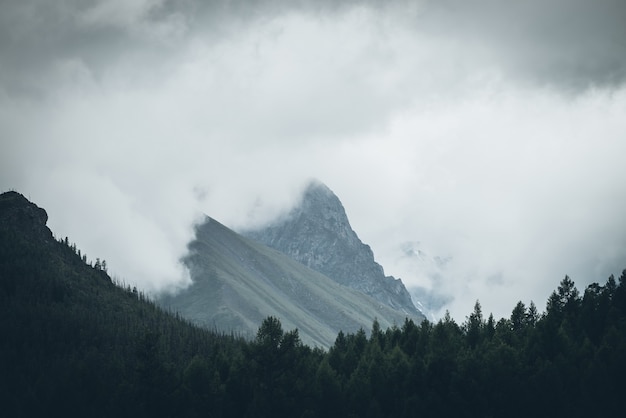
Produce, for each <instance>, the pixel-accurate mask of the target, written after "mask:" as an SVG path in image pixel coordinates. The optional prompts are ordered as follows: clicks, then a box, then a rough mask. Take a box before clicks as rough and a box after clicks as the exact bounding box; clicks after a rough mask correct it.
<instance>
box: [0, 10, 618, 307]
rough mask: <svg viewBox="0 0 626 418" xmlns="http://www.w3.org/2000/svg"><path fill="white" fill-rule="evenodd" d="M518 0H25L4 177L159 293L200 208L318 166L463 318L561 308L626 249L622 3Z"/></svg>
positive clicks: (7, 17)
mask: <svg viewBox="0 0 626 418" xmlns="http://www.w3.org/2000/svg"><path fill="white" fill-rule="evenodd" d="M518 3H519V4H514V5H513V4H505V3H503V2H499V1H490V0H477V1H460V0H459V1H455V0H449V1H423V2H409V1H396V2H383V3H379V2H370V3H368V2H342V3H341V5H339V6H337V5H336V2H330V1H329V2H313V1H311V2H308V1H302V2H286V1H285V2H282V1H265V2H250V3H248V2H244V1H229V2H200V1H192V0H180V1H166V0H137V1H113V0H109V1H104V0H101V1H96V0H93V1H90V2H84V1H65V2H56V3H54V2H52V3H50V2H39V1H34V0H33V1H27V0H25V1H19V2H17V1H15V2H4V3H2V5H0V145H1V151H2V152H1V153H0V163H1V164H0V189H2V190H6V189H9V188H16V189H18V190H20V191H22V192H24V193H25V194H27V195H29V196H30V197H31V198H32V199H33V200H35V201H36V202H37V203H39V204H41V205H42V206H44V207H46V208H47V209H48V211H49V214H50V223H51V226H52V227H53V229H54V230H55V231H56V232H57V233H58V234H60V235H68V236H70V238H71V239H72V240H75V241H76V242H77V244H78V245H79V247H81V248H82V249H83V250H84V251H86V252H87V253H88V255H90V256H93V257H94V258H95V257H101V258H105V259H107V261H108V264H109V266H110V268H111V270H112V271H113V272H114V273H116V274H118V275H120V276H121V277H122V278H124V279H125V280H127V281H129V282H133V283H135V282H136V283H137V284H139V285H140V286H142V287H144V288H145V289H147V290H150V291H158V290H161V289H163V288H169V287H176V286H182V285H184V284H185V283H186V280H187V278H186V277H185V272H184V271H182V270H181V269H180V266H179V265H178V263H177V259H178V258H179V257H180V256H181V255H182V254H184V252H185V243H186V242H187V241H188V240H189V239H190V238H191V234H192V228H191V225H192V223H193V221H194V220H195V219H197V217H198V215H199V214H200V213H201V212H205V213H207V214H210V215H211V216H214V217H216V218H218V219H220V220H221V221H223V222H225V223H227V224H228V225H230V226H233V227H241V226H244V225H248V224H250V223H261V222H264V221H267V220H268V219H270V218H271V217H272V216H275V215H276V214H277V213H280V212H281V211H284V210H287V208H288V207H289V205H291V204H293V203H294V201H295V199H296V197H297V193H298V191H299V190H300V189H301V187H302V185H303V183H304V182H305V181H306V180H307V179H309V178H311V177H315V178H319V179H320V180H322V181H324V182H326V183H327V184H328V186H329V187H331V188H332V189H333V190H334V191H335V192H336V193H337V194H338V195H339V197H340V198H341V199H342V201H343V202H344V204H345V206H346V209H347V212H348V215H349V216H350V218H351V220H352V222H353V226H354V228H355V229H356V230H357V232H358V233H359V235H360V236H361V238H362V239H363V240H364V241H365V242H367V243H369V244H371V245H372V247H373V249H374V252H375V254H376V255H377V258H378V259H379V261H380V262H381V263H382V264H383V265H384V266H385V269H386V272H387V273H388V274H393V275H396V276H400V277H402V279H403V280H404V281H405V283H407V284H409V285H420V286H423V287H425V288H429V289H432V290H434V291H436V292H439V293H444V294H446V295H448V296H449V297H450V300H451V302H450V304H448V305H447V306H446V308H448V309H450V310H451V312H452V313H453V315H455V317H458V318H459V319H463V317H464V315H466V314H467V313H469V312H470V311H471V309H472V306H473V303H474V301H475V300H476V299H480V300H481V302H482V303H483V307H484V309H485V311H494V313H495V314H498V315H507V314H508V313H509V311H510V309H511V308H512V307H513V306H514V304H515V302H517V300H519V299H522V300H524V301H526V302H527V301H529V300H530V299H534V300H535V302H537V303H538V305H539V306H540V307H541V305H542V304H543V303H544V301H545V299H546V298H547V296H548V295H549V292H550V291H551V290H552V289H553V288H554V287H555V286H556V285H557V284H558V281H559V280H560V279H561V278H562V276H563V275H564V274H566V273H568V274H570V275H571V276H572V277H573V278H574V280H576V281H577V282H578V283H579V284H580V285H584V284H585V283H588V282H589V281H592V280H603V279H604V278H605V276H608V274H610V273H619V272H620V271H621V269H622V268H624V267H626V238H625V237H626V222H624V220H623V219H622V218H623V217H622V216H621V214H622V213H624V212H626V187H625V185H624V179H626V169H624V165H623V163H622V162H621V156H622V155H624V154H625V151H626V141H624V133H625V132H626V118H624V117H623V115H624V114H626V89H625V87H624V77H625V75H626V74H625V70H624V68H625V66H624V60H626V51H624V48H626V46H625V45H626V42H625V40H626V34H625V33H624V27H623V25H622V23H621V22H622V21H623V20H624V19H623V17H624V7H623V5H622V3H623V2H617V1H610V0H600V1H597V2H583V1H577V0H572V1H565V0H550V1H543V2H539V1H535V0H529V1H526V2H518ZM409 241H410V242H413V241H419V242H420V246H422V249H423V250H424V251H425V252H426V253H429V254H431V255H432V256H440V257H443V258H450V261H449V262H448V264H446V266H445V267H444V268H443V269H442V270H441V271H439V270H437V269H438V268H439V267H437V269H435V270H437V271H434V270H432V269H431V267H432V266H431V267H428V266H425V265H421V266H420V265H415V264H412V263H411V262H408V261H407V260H406V259H404V258H402V254H403V253H402V248H403V244H404V243H405V242H409ZM436 275H440V278H436V277H435V276H436Z"/></svg>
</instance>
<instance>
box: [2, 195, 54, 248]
mask: <svg viewBox="0 0 626 418" xmlns="http://www.w3.org/2000/svg"><path fill="white" fill-rule="evenodd" d="M47 222H48V214H47V213H46V211H45V210H44V209H42V208H40V207H39V206H37V205H35V204H34V203H32V202H30V201H29V200H28V199H26V198H25V197H24V196H23V195H22V194H20V193H18V192H15V191H10V192H5V193H2V194H1V195H0V227H1V228H3V229H5V228H7V229H8V228H11V229H18V230H20V231H22V232H24V233H28V234H29V235H30V236H31V238H32V237H33V236H37V237H40V238H42V237H43V238H50V237H51V236H52V233H51V232H50V230H49V229H48V228H47V227H46V223H47Z"/></svg>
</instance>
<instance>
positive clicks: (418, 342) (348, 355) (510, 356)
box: [0, 192, 626, 417]
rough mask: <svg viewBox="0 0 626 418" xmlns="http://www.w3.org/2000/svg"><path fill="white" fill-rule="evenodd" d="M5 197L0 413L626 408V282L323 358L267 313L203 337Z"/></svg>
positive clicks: (610, 412)
mask: <svg viewBox="0 0 626 418" xmlns="http://www.w3.org/2000/svg"><path fill="white" fill-rule="evenodd" d="M46 219H47V215H46V214H45V211H43V210H42V209H40V208H37V207H36V206H35V205H33V204H32V203H30V202H28V201H27V200H26V199H25V198H23V196H21V195H19V194H17V193H15V192H9V193H5V194H3V195H1V196H0V396H1V397H2V415H3V416H7V417H25V416H81V417H84V416H89V417H110V416H120V417H123V416H129V417H131V416H132V417H141V416H146V417H147V416H150V417H160V416H163V417H335V416H336V417H351V416H352V417H464V416H466V417H503V416H507V417H518V416H519V417H521V416H529V415H532V416H551V417H577V416H580V417H583V416H584V417H588V416H614V415H615V414H617V413H620V412H623V408H622V396H623V394H624V393H625V390H626V384H625V379H626V378H625V376H626V271H624V272H623V273H622V275H621V277H619V279H618V280H615V279H614V278H613V277H612V276H611V277H609V278H608V280H606V281H604V282H603V283H600V284H597V283H594V284H591V285H589V286H587V288H586V289H584V291H583V292H581V291H579V290H578V289H577V288H576V286H575V284H574V282H573V281H572V280H571V279H570V278H569V277H565V278H564V279H563V280H561V281H560V283H559V282H558V279H557V281H556V282H555V287H556V290H555V291H554V292H553V293H552V294H551V295H550V297H549V298H548V300H547V303H546V306H545V309H543V310H542V311H540V310H539V309H538V308H537V307H536V306H535V305H534V304H533V303H529V304H528V305H525V304H524V303H522V302H519V303H518V304H517V305H516V306H514V307H512V310H511V315H510V317H508V318H501V319H494V318H493V316H491V315H489V316H488V317H485V315H484V314H483V312H482V308H481V306H480V304H479V302H476V305H475V308H474V311H473V312H471V313H469V315H468V316H467V318H466V320H465V321H464V322H463V323H457V322H455V321H454V320H453V319H452V318H450V316H449V315H446V317H444V318H443V319H442V320H440V321H438V322H436V323H431V322H428V321H424V322H422V323H420V324H415V323H413V322H411V321H405V322H404V323H403V324H398V325H397V326H396V327H392V328H389V329H381V328H380V326H379V325H378V323H377V322H376V321H374V323H373V324H372V328H371V330H367V331H366V330H359V331H358V332H356V333H355V334H344V333H340V334H339V335H338V336H337V339H336V341H335V344H334V345H333V346H332V347H330V349H328V350H323V349H320V348H311V347H308V346H305V345H303V344H302V343H301V341H300V339H299V337H298V332H297V330H283V329H282V326H281V323H280V321H279V319H277V318H274V317H268V318H267V319H266V320H265V321H264V322H263V324H262V325H261V326H260V328H259V330H258V333H257V336H256V339H255V340H253V341H246V340H243V339H241V338H239V337H237V336H234V335H224V334H220V333H216V332H213V331H210V330H206V329H202V328H198V327H196V326H194V325H192V324H190V323H189V322H188V321H186V320H184V319H182V318H180V317H179V316H178V315H176V314H175V313H171V312H166V311H164V310H163V309H161V308H159V307H158V306H157V305H156V304H155V303H154V302H153V301H151V300H149V298H147V297H145V295H143V294H142V293H141V292H138V291H137V290H136V289H133V288H130V287H129V286H125V285H123V284H120V283H114V281H112V280H111V278H110V277H109V276H108V274H107V272H106V263H105V262H101V261H100V260H97V261H96V263H92V262H90V261H87V257H86V256H85V255H84V254H81V253H80V250H79V249H77V248H76V245H74V244H70V242H69V240H68V239H56V238H54V237H53V236H52V233H51V232H50V231H49V230H48V229H47V228H46V227H45V222H46Z"/></svg>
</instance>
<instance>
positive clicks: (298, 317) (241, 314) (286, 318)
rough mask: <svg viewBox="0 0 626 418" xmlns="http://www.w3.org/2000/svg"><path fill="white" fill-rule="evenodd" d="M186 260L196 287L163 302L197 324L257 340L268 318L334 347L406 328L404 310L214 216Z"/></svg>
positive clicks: (310, 341) (199, 231)
mask: <svg viewBox="0 0 626 418" xmlns="http://www.w3.org/2000/svg"><path fill="white" fill-rule="evenodd" d="M189 248H190V255H189V256H188V257H187V259H186V260H185V264H186V265H187V266H188V267H189V270H190V273H191V277H192V281H193V284H192V285H191V286H190V287H189V288H187V289H186V290H184V291H181V292H180V293H178V294H176V295H174V296H165V297H163V298H162V299H161V301H160V303H161V304H163V305H164V306H166V307H168V308H170V309H172V310H175V311H178V312H180V314H181V315H183V316H184V317H186V318H190V319H192V320H193V321H194V322H195V323H198V324H202V325H205V326H207V327H209V328H216V329H219V330H222V331H233V332H236V333H240V334H243V335H244V336H251V335H253V333H254V332H255V331H256V329H257V328H258V327H259V325H260V324H261V322H262V320H263V319H264V318H265V317H267V316H270V315H272V316H275V317H278V318H279V319H280V321H281V322H282V324H283V325H284V326H285V328H286V329H293V328H297V329H298V331H299V333H300V336H301V338H302V340H303V342H305V343H308V344H311V345H317V346H322V347H329V346H331V345H332V343H333V342H334V340H335V338H336V336H337V333H338V332H339V331H340V330H342V331H344V332H355V331H357V330H358V329H359V328H361V327H362V328H364V329H369V328H370V327H371V325H372V323H373V321H374V319H378V321H379V323H380V325H381V326H382V327H388V326H391V325H393V324H394V323H395V324H398V325H400V324H402V323H403V322H404V320H405V318H406V315H405V314H404V313H403V312H400V311H397V310H394V309H392V308H390V307H388V306H385V305H383V304H381V303H380V302H378V301H376V300H374V299H372V298H370V297H368V296H367V295H364V294H363V293H361V292H358V291H356V290H354V289H349V288H347V287H344V286H341V285H339V284H337V283H336V282H334V281H333V280H331V279H329V278H328V277H326V276H324V275H322V274H321V273H319V272H317V271H314V270H311V269H309V268H308V267H306V266H304V265H303V264H301V263H298V262H296V261H294V260H292V259H291V258H290V257H287V256H286V255H285V254H283V253H281V252H279V251H276V250H273V249H271V248H269V247H267V246H264V245H262V244H260V243H258V242H255V241H253V240H250V239H247V238H245V237H243V236H241V235H239V234H237V233H235V232H234V231H232V230H230V229H228V228H226V227H225V226H224V225H222V224H220V223H219V222H217V221H216V220H214V219H211V218H208V217H207V219H206V221H205V222H204V223H203V224H201V225H199V226H198V227H197V230H196V240H195V241H193V242H192V243H191V244H190V246H189Z"/></svg>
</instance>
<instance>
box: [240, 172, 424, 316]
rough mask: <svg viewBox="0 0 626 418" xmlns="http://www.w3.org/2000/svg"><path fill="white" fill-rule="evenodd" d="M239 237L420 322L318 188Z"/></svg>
mask: <svg viewBox="0 0 626 418" xmlns="http://www.w3.org/2000/svg"><path fill="white" fill-rule="evenodd" d="M242 234H243V235H245V236H247V237H249V238H252V239H254V240H256V241H258V242H261V243H263V244H265V245H267V246H269V247H272V248H274V249H277V250H278V251H281V252H283V253H284V254H286V255H288V256H289V257H291V258H293V259H294V260H296V261H298V262H300V263H302V264H304V265H306V266H307V267H310V268H312V269H313V270H316V271H319V272H320V273H322V274H324V275H326V276H328V277H330V278H331V279H333V280H334V281H336V282H337V283H339V284H341V285H343V286H347V287H350V288H352V289H356V290H359V291H361V292H363V293H365V294H367V295H369V296H371V297H373V298H374V299H376V300H377V301H379V302H381V303H383V304H384V305H386V306H389V307H391V308H392V309H395V310H399V311H401V312H403V313H404V314H405V315H408V316H409V317H412V318H413V319H417V320H422V319H423V318H424V316H423V315H422V313H421V312H420V311H419V310H418V309H417V308H416V307H415V305H414V304H413V302H412V300H411V296H410V294H409V292H408V291H407V289H406V288H405V287H404V284H403V283H402V281H401V280H400V279H395V278H394V277H391V276H385V274H384V272H383V268H382V267H381V265H380V264H378V263H377V262H376V261H375V260H374V254H373V252H372V249H371V248H370V247H369V246H368V245H366V244H364V243H363V242H361V240H360V239H359V237H358V236H357V234H356V233H355V232H354V230H353V229H352V227H351V226H350V222H349V221H348V217H347V216H346V212H345V209H344V207H343V205H342V204H341V201H340V200H339V199H338V198H337V196H336V195H335V194H334V193H333V192H332V191H331V190H330V189H329V188H328V187H326V186H325V185H324V184H322V183H319V182H312V183H310V184H309V186H308V187H307V188H306V190H305V192H304V194H303V197H302V201H301V203H300V204H299V205H298V206H296V207H295V208H293V209H292V210H291V212H290V213H289V214H288V215H287V216H286V217H285V218H281V219H278V220H277V221H276V222H274V223H272V224H271V225H269V226H267V227H264V228H261V229H257V230H248V231H243V232H242Z"/></svg>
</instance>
